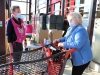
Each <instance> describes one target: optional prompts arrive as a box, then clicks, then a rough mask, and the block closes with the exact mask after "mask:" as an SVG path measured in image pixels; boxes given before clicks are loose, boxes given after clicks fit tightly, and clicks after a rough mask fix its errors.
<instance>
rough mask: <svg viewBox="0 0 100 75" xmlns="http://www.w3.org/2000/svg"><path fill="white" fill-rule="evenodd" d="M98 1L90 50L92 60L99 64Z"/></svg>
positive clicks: (99, 27) (99, 6) (99, 7)
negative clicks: (91, 51)
mask: <svg viewBox="0 0 100 75" xmlns="http://www.w3.org/2000/svg"><path fill="white" fill-rule="evenodd" d="M99 9H100V3H99V0H97V7H96V15H95V23H94V31H93V39H92V50H93V61H95V62H97V63H99V64H100V47H99V46H100V10H99Z"/></svg>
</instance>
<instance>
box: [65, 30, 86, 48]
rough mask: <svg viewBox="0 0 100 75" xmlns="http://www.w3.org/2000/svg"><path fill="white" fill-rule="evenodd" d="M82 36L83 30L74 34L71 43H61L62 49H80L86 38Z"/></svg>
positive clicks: (83, 34)
mask: <svg viewBox="0 0 100 75" xmlns="http://www.w3.org/2000/svg"><path fill="white" fill-rule="evenodd" d="M84 36H86V35H85V33H84V30H83V29H82V30H80V31H79V32H77V33H76V34H75V37H74V39H75V40H74V41H73V42H63V47H64V48H76V49H80V48H81V47H82V46H83V45H84V43H85V40H86V38H87V36H86V37H84Z"/></svg>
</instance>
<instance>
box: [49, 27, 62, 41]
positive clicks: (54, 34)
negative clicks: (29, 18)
mask: <svg viewBox="0 0 100 75" xmlns="http://www.w3.org/2000/svg"><path fill="white" fill-rule="evenodd" d="M62 34H63V31H62V30H56V29H54V30H49V39H50V40H51V42H53V40H55V39H59V38H61V37H62Z"/></svg>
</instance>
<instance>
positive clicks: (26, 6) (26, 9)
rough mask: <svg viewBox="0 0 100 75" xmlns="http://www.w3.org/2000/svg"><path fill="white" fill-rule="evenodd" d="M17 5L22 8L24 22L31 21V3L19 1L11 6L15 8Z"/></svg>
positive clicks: (12, 2)
mask: <svg viewBox="0 0 100 75" xmlns="http://www.w3.org/2000/svg"><path fill="white" fill-rule="evenodd" d="M20 1H26V0H20ZM16 4H17V5H18V6H20V9H21V14H22V18H23V20H24V21H29V3H27V2H18V1H11V6H14V5H16ZM26 15H27V16H26Z"/></svg>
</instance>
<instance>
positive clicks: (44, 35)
mask: <svg viewBox="0 0 100 75" xmlns="http://www.w3.org/2000/svg"><path fill="white" fill-rule="evenodd" d="M44 38H45V39H48V30H40V32H39V33H38V43H40V42H43V41H44Z"/></svg>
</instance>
